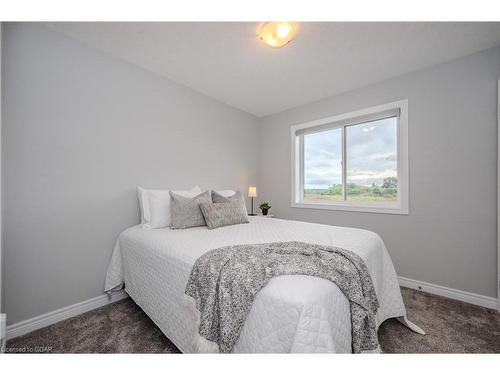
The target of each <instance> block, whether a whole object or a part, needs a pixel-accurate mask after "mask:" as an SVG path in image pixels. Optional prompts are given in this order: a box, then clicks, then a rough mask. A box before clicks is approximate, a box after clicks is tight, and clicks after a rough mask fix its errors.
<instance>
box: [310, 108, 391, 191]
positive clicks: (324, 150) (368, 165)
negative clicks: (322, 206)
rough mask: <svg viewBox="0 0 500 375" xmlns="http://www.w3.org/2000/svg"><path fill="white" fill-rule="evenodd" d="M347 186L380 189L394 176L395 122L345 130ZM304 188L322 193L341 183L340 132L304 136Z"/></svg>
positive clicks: (389, 121)
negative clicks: (372, 185) (375, 186)
mask: <svg viewBox="0 0 500 375" xmlns="http://www.w3.org/2000/svg"><path fill="white" fill-rule="evenodd" d="M346 144H347V148H346V149H347V183H356V184H361V185H371V184H372V183H376V184H379V185H381V184H382V183H383V180H384V178H386V177H391V176H393V177H396V176H397V120H396V118H389V119H383V120H378V121H372V122H369V123H365V124H360V125H353V126H349V127H347V128H346ZM304 166H305V168H304V169H305V171H304V178H305V183H304V185H305V186H304V187H305V188H306V189H326V188H328V186H330V185H333V184H341V183H342V130H341V129H334V130H329V131H326V132H321V133H314V134H307V135H305V136H304Z"/></svg>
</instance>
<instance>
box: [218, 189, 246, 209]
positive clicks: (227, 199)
mask: <svg viewBox="0 0 500 375" xmlns="http://www.w3.org/2000/svg"><path fill="white" fill-rule="evenodd" d="M212 202H213V203H231V202H233V203H234V202H239V203H240V205H241V209H242V210H243V212H244V213H245V215H248V212H247V206H246V204H245V200H244V199H243V196H242V195H241V193H240V192H239V191H237V192H236V193H235V194H233V195H230V196H224V195H222V194H221V192H217V191H213V190H212Z"/></svg>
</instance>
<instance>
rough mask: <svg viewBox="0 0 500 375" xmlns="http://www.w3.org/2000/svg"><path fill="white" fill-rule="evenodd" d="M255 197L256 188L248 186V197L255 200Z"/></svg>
mask: <svg viewBox="0 0 500 375" xmlns="http://www.w3.org/2000/svg"><path fill="white" fill-rule="evenodd" d="M256 196H257V188H256V187H255V186H250V187H249V188H248V197H249V198H255V197H256Z"/></svg>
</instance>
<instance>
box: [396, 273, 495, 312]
mask: <svg viewBox="0 0 500 375" xmlns="http://www.w3.org/2000/svg"><path fill="white" fill-rule="evenodd" d="M398 280H399V285H400V286H404V287H406V288H410V289H416V290H422V291H424V292H429V293H432V294H436V295H438V296H442V297H448V298H451V299H456V300H458V301H462V302H467V303H471V304H473V305H478V306H483V307H487V308H489V309H495V310H496V309H497V308H498V300H497V299H496V298H493V297H488V296H483V295H480V294H475V293H470V292H465V291H463V290H457V289H452V288H448V287H445V286H440V285H436V284H430V283H426V282H423V281H418V280H413V279H408V278H406V277H401V276H399V277H398Z"/></svg>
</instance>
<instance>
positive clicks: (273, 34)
mask: <svg viewBox="0 0 500 375" xmlns="http://www.w3.org/2000/svg"><path fill="white" fill-rule="evenodd" d="M295 32H296V27H295V25H293V24H292V23H291V22H267V23H265V24H264V25H262V27H261V28H260V31H259V39H260V40H262V41H263V42H264V43H266V44H267V45H269V46H271V47H274V48H278V47H283V46H284V45H285V44H288V43H289V42H290V41H291V40H292V38H293V37H294V36H295Z"/></svg>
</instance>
